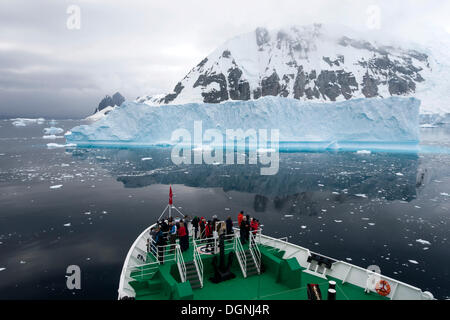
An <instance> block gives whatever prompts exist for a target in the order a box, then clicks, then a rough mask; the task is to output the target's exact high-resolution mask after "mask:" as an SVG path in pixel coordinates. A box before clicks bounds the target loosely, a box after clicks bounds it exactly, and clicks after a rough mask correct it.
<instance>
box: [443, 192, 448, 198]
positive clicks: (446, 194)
mask: <svg viewBox="0 0 450 320" xmlns="http://www.w3.org/2000/svg"><path fill="white" fill-rule="evenodd" d="M441 196H445V197H450V194H448V193H446V192H442V193H441Z"/></svg>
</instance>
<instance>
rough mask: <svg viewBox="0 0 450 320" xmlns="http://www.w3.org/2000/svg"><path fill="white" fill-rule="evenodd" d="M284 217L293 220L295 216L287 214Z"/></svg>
mask: <svg viewBox="0 0 450 320" xmlns="http://www.w3.org/2000/svg"><path fill="white" fill-rule="evenodd" d="M284 217H285V218H292V217H293V215H292V214H285V215H284Z"/></svg>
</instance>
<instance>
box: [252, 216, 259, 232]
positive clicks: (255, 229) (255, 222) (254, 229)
mask: <svg viewBox="0 0 450 320" xmlns="http://www.w3.org/2000/svg"><path fill="white" fill-rule="evenodd" d="M250 229H251V230H252V232H253V234H254V235H256V233H257V232H258V229H259V222H258V220H256V219H255V218H252V222H251V223H250Z"/></svg>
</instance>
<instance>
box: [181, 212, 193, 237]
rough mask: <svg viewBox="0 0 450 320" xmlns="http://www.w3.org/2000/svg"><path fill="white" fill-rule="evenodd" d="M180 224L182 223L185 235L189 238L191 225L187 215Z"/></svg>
mask: <svg viewBox="0 0 450 320" xmlns="http://www.w3.org/2000/svg"><path fill="white" fill-rule="evenodd" d="M181 221H182V222H184V227H185V228H186V234H187V236H188V237H189V233H190V232H191V230H192V224H191V217H189V216H188V215H186V216H185V217H184V219H183V220H181Z"/></svg>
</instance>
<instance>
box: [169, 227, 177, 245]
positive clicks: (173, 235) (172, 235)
mask: <svg viewBox="0 0 450 320" xmlns="http://www.w3.org/2000/svg"><path fill="white" fill-rule="evenodd" d="M169 226H170V230H169V243H170V253H174V251H175V243H176V242H177V225H176V224H175V223H173V222H172V221H170V222H169Z"/></svg>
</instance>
